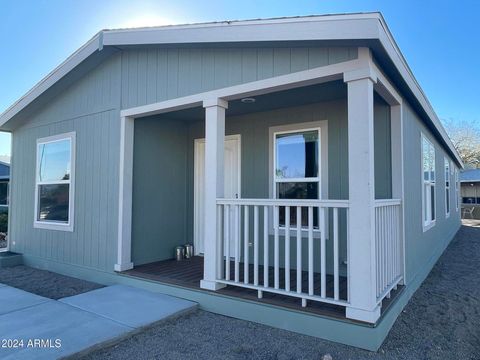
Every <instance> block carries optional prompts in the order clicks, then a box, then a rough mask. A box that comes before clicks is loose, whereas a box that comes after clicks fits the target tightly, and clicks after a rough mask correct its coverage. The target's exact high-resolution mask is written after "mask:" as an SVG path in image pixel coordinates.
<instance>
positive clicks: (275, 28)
mask: <svg viewBox="0 0 480 360" xmlns="http://www.w3.org/2000/svg"><path fill="white" fill-rule="evenodd" d="M378 19H379V17H378V14H369V15H368V17H367V16H365V15H363V16H358V15H352V16H348V15H345V17H340V16H338V17H333V16H332V17H329V16H325V17H322V16H320V17H311V18H308V17H307V18H294V19H283V21H275V20H267V21H252V22H250V21H239V22H231V23H227V22H225V23H213V24H203V25H190V26H189V25H186V26H171V27H169V26H167V27H161V28H153V29H152V28H142V29H134V30H106V31H105V32H104V39H103V44H104V45H105V46H108V45H115V46H128V45H147V44H148V45H152V44H158V45H160V44H162V45H164V44H187V43H188V44H202V43H225V42H229V43H230V42H266V41H309V40H310V41H318V40H360V39H361V40H365V39H378Z"/></svg>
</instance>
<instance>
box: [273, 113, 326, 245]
mask: <svg viewBox="0 0 480 360" xmlns="http://www.w3.org/2000/svg"><path fill="white" fill-rule="evenodd" d="M312 130H316V131H318V135H319V149H318V158H319V161H320V164H319V165H320V166H319V171H320V176H319V177H315V178H289V179H278V180H277V179H276V176H275V159H276V146H275V137H276V135H278V134H289V133H295V132H304V131H312ZM269 133H270V136H269V138H270V144H269V151H270V156H269V180H270V181H269V184H270V185H269V187H270V188H269V193H270V197H271V198H272V199H276V198H277V192H276V184H277V183H281V182H317V181H318V189H319V199H328V120H319V121H313V122H306V123H294V124H288V125H280V126H272V127H270V129H269ZM269 217H270V219H269V223H270V224H271V226H270V229H269V233H270V235H272V234H273V233H274V229H273V212H272V211H270V214H269ZM307 232H308V229H307V228H303V227H302V233H305V234H306V233H307ZM313 232H314V237H315V238H319V237H320V229H315V228H314V229H313ZM279 234H280V236H284V235H285V228H284V227H283V226H280V227H279ZM295 234H296V227H291V228H290V235H291V236H294V235H295Z"/></svg>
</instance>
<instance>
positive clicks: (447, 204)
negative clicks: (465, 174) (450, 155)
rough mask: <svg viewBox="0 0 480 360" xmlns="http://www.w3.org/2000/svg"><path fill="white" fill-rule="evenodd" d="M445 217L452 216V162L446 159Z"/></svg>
mask: <svg viewBox="0 0 480 360" xmlns="http://www.w3.org/2000/svg"><path fill="white" fill-rule="evenodd" d="M445 216H446V217H447V218H448V217H449V216H450V161H448V159H445Z"/></svg>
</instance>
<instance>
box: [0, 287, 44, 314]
mask: <svg viewBox="0 0 480 360" xmlns="http://www.w3.org/2000/svg"><path fill="white" fill-rule="evenodd" d="M0 299H1V301H2V304H1V306H0V315H2V314H6V313H10V312H12V311H17V310H20V309H24V308H27V307H30V306H33V305H38V304H41V303H44V302H47V301H52V300H50V299H47V298H45V297H43V296H38V295H35V294H31V293H29V292H26V291H23V290H20V289H16V288H14V287H11V286H6V285H3V284H2V285H0Z"/></svg>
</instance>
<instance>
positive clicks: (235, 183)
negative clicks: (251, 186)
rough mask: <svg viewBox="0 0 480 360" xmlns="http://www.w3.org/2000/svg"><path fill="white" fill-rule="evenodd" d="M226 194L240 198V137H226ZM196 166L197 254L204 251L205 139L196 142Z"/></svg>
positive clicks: (194, 233) (195, 229) (195, 244)
mask: <svg viewBox="0 0 480 360" xmlns="http://www.w3.org/2000/svg"><path fill="white" fill-rule="evenodd" d="M224 154H225V155H224V163H225V167H224V179H225V180H224V181H225V183H224V185H225V188H224V193H225V198H227V199H234V198H240V135H231V136H225V153H224ZM194 157H195V160H194V161H195V165H194V167H195V168H194V225H193V229H194V231H193V239H194V248H195V254H197V255H199V254H203V251H204V224H205V220H204V216H205V211H204V206H205V205H204V204H205V202H204V201H205V200H204V193H205V191H204V188H205V139H196V140H195V154H194ZM230 219H231V224H230V229H231V231H233V229H234V227H233V213H232V214H230ZM232 235H233V233H232V234H231V236H230V249H231V253H232V254H233V249H234V243H233V239H234V237H233V236H232Z"/></svg>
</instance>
